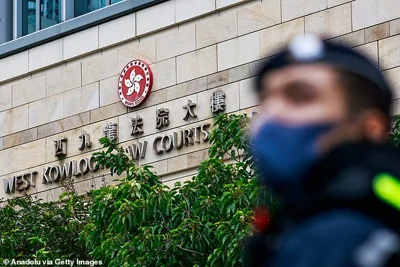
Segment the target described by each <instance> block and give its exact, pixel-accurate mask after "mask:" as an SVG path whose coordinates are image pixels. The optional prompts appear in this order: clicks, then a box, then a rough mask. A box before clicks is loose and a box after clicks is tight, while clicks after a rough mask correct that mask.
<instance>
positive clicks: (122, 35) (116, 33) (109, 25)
mask: <svg viewBox="0 0 400 267" xmlns="http://www.w3.org/2000/svg"><path fill="white" fill-rule="evenodd" d="M135 22H136V14H135V13H132V14H129V15H126V16H123V17H121V18H118V19H114V20H111V21H108V22H106V23H103V24H100V25H99V47H100V48H103V47H106V46H109V45H113V44H116V43H120V42H122V41H125V40H129V39H131V38H133V37H135V36H136V25H135Z"/></svg>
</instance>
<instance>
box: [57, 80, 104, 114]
mask: <svg viewBox="0 0 400 267" xmlns="http://www.w3.org/2000/svg"><path fill="white" fill-rule="evenodd" d="M98 107H99V83H92V84H89V85H86V86H83V87H81V88H77V89H74V90H70V91H68V92H66V93H65V94H64V117H67V116H72V115H75V114H78V113H81V112H85V111H89V110H92V109H95V108H98Z"/></svg>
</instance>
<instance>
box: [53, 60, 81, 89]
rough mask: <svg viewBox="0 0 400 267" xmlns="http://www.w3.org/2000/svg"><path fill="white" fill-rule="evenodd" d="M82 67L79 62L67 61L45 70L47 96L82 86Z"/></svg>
mask: <svg viewBox="0 0 400 267" xmlns="http://www.w3.org/2000/svg"><path fill="white" fill-rule="evenodd" d="M81 83H82V68H81V63H80V62H68V63H67V65H66V66H64V65H61V66H59V67H56V68H53V69H51V70H50V71H47V72H46V90H47V96H52V95H56V94H60V93H63V92H65V91H68V90H71V89H75V88H78V87H80V86H82V84H81Z"/></svg>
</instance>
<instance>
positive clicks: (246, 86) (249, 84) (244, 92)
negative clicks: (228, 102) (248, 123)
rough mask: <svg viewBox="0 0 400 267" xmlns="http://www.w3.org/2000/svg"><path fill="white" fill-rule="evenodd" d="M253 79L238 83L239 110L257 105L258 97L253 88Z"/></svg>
mask: <svg viewBox="0 0 400 267" xmlns="http://www.w3.org/2000/svg"><path fill="white" fill-rule="evenodd" d="M254 84H255V78H250V79H246V80H242V81H240V82H239V95H240V97H239V99H240V109H245V108H249V107H253V106H255V105H257V104H258V95H257V93H256V90H255V88H254Z"/></svg>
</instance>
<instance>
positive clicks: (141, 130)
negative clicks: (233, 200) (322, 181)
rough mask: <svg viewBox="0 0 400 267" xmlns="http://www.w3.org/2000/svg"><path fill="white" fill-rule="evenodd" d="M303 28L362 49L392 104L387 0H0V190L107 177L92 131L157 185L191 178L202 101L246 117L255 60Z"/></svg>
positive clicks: (395, 8)
mask: <svg viewBox="0 0 400 267" xmlns="http://www.w3.org/2000/svg"><path fill="white" fill-rule="evenodd" d="M305 33H316V34H319V35H322V36H324V38H326V39H332V40H334V41H337V42H342V43H346V44H348V45H350V46H352V47H354V49H357V50H360V51H363V52H365V53H366V54H368V55H369V56H370V57H371V59H372V60H374V61H375V63H376V64H377V65H378V66H379V68H380V69H381V70H382V71H383V72H384V73H385V75H387V77H388V78H389V79H390V80H391V82H392V84H393V86H394V88H395V90H396V91H395V94H394V97H395V99H394V105H393V113H395V114H397V113H400V111H399V105H398V104H397V101H398V100H396V98H399V97H400V92H399V89H400V88H399V86H400V1H399V0H385V1H382V0H355V1H352V0H251V1H249V0H169V1H160V0H123V1H121V0H120V1H114V0H83V1H81V0H80V1H76V0H40V1H39V0H30V1H28V0H6V1H1V2H0V180H1V182H0V198H2V201H4V200H6V199H9V198H14V197H17V196H21V195H22V194H23V193H24V192H27V193H29V194H32V195H34V196H36V197H38V198H40V199H43V200H45V201H53V200H57V199H58V197H59V195H60V194H61V192H62V186H61V183H62V180H65V179H74V182H75V185H76V189H77V191H78V192H79V193H84V192H86V191H88V190H91V189H93V188H98V187H100V186H103V185H108V184H113V183H115V181H113V179H114V178H112V177H110V174H109V171H108V170H107V169H98V168H96V167H95V165H94V164H93V158H92V154H93V152H95V151H99V150H100V149H101V146H100V144H99V143H98V139H99V138H101V137H103V136H107V137H109V138H111V139H116V140H117V141H118V142H119V144H120V145H121V146H123V147H124V149H125V150H126V151H127V153H128V154H129V156H130V157H132V159H134V160H135V161H136V163H137V164H138V165H147V164H150V165H152V166H154V170H155V171H156V172H157V173H158V174H159V176H160V179H161V180H162V181H163V182H165V183H166V184H167V185H170V186H172V185H173V184H174V183H175V182H176V181H182V180H185V179H190V178H191V177H192V176H193V175H195V174H196V171H197V167H198V166H199V164H200V162H201V161H202V160H204V159H206V158H207V148H208V147H209V142H208V139H209V133H210V131H211V130H212V123H213V119H212V118H213V116H214V114H217V113H245V114H248V115H249V116H250V117H251V116H252V114H253V112H254V111H255V106H256V105H257V98H256V95H255V93H254V90H253V88H252V83H253V80H254V77H255V75H256V73H257V69H258V67H259V66H260V64H262V63H263V62H264V60H265V59H268V58H269V57H271V56H273V55H274V54H275V53H276V52H277V49H278V48H279V47H281V46H282V45H283V44H285V43H286V42H287V40H288V39H289V38H290V37H291V36H294V35H298V34H305Z"/></svg>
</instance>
